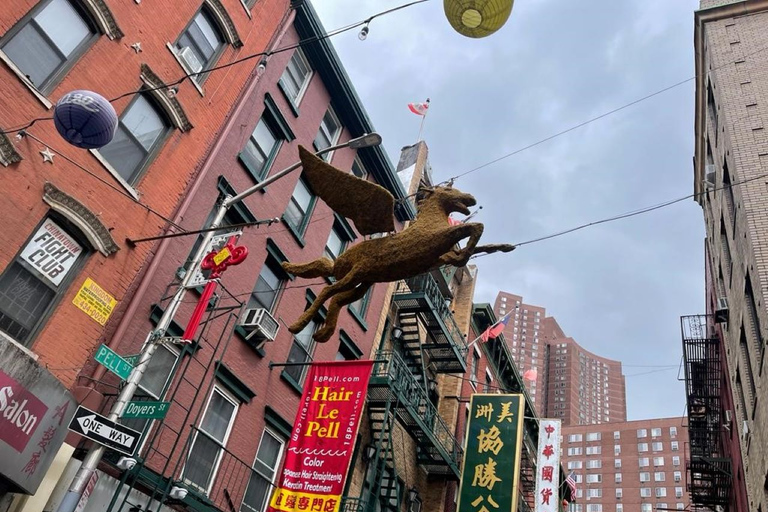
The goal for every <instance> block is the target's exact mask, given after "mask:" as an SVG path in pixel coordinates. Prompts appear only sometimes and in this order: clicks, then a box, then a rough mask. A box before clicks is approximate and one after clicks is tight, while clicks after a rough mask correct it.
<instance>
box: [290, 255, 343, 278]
mask: <svg viewBox="0 0 768 512" xmlns="http://www.w3.org/2000/svg"><path fill="white" fill-rule="evenodd" d="M282 267H283V270H285V271H286V272H288V273H289V274H293V275H296V276H299V277H305V278H310V277H330V276H332V275H333V261H331V260H329V259H328V258H318V259H316V260H314V261H310V262H309V263H288V262H287V261H286V262H283V263H282Z"/></svg>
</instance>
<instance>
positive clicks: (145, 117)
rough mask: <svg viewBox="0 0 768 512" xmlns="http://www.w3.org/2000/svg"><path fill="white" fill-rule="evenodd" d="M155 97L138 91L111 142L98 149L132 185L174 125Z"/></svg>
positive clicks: (122, 116)
mask: <svg viewBox="0 0 768 512" xmlns="http://www.w3.org/2000/svg"><path fill="white" fill-rule="evenodd" d="M161 112H162V111H161V110H160V109H158V108H157V107H156V106H155V104H154V102H153V100H152V99H151V98H150V97H149V96H147V95H146V94H137V95H136V97H135V98H134V100H133V101H132V102H131V103H130V104H129V105H128V107H126V109H125V111H123V114H122V115H121V116H120V123H119V124H118V127H117V131H116V132H115V137H114V138H113V139H112V142H110V143H109V144H107V145H106V146H104V147H103V148H101V149H99V153H100V154H101V156H103V157H104V158H105V159H106V160H107V162H109V164H110V165H111V166H112V168H113V169H114V170H115V171H117V173H118V174H119V176H120V178H122V180H123V181H125V183H127V184H128V185H130V186H133V185H134V184H135V183H136V182H137V181H138V180H139V178H140V177H141V175H142V171H144V169H145V168H146V167H147V164H148V163H149V162H150V161H151V159H152V157H153V156H154V155H155V154H156V153H157V150H158V149H159V148H160V147H161V146H162V143H163V141H165V138H166V135H167V134H168V132H169V131H170V130H171V125H170V123H169V122H168V120H167V119H166V117H165V116H164V115H163V114H162V113H161Z"/></svg>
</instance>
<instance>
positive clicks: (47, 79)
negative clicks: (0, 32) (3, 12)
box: [0, 0, 99, 94]
mask: <svg viewBox="0 0 768 512" xmlns="http://www.w3.org/2000/svg"><path fill="white" fill-rule="evenodd" d="M98 35H99V33H98V30H97V27H96V25H95V24H94V23H93V22H92V20H91V18H90V17H89V16H88V15H87V14H86V12H85V10H83V9H82V6H81V5H80V4H79V3H78V2H76V1H73V0H43V1H41V2H40V3H39V4H37V6H35V8H34V9H32V10H31V11H30V12H29V13H28V14H27V15H26V16H25V17H24V18H22V19H21V20H20V21H19V22H18V23H17V24H16V25H14V26H13V28H11V30H9V31H8V33H6V34H5V35H4V36H3V38H2V39H0V49H2V51H3V53H5V55H6V56H7V57H8V58H9V59H10V60H11V61H12V62H13V64H14V65H15V66H16V67H17V68H18V69H19V71H20V72H21V73H22V74H23V75H25V76H26V77H27V79H28V80H29V81H30V82H31V83H32V85H33V86H34V87H35V88H36V89H37V90H38V91H40V92H41V93H43V94H47V93H48V92H50V91H51V90H52V89H53V88H54V86H55V85H56V84H57V83H58V82H59V81H60V80H61V78H62V77H63V76H64V75H65V74H66V72H67V71H68V70H69V69H70V68H71V67H72V66H73V65H74V64H75V62H77V60H78V59H79V58H80V57H81V56H82V55H83V54H84V53H85V52H86V51H87V50H88V48H90V46H91V45H92V44H93V43H94V41H96V39H97V38H98Z"/></svg>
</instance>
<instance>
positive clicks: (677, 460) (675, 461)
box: [672, 455, 680, 466]
mask: <svg viewBox="0 0 768 512" xmlns="http://www.w3.org/2000/svg"><path fill="white" fill-rule="evenodd" d="M672 465H673V466H679V465H680V457H679V456H677V455H675V456H674V457H672Z"/></svg>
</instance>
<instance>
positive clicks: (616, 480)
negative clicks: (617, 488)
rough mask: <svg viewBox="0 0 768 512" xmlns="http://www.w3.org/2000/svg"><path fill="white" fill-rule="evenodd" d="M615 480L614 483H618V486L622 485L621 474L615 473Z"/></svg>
mask: <svg viewBox="0 0 768 512" xmlns="http://www.w3.org/2000/svg"><path fill="white" fill-rule="evenodd" d="M613 480H614V482H616V483H617V484H620V483H621V473H615V474H614V475H613Z"/></svg>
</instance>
